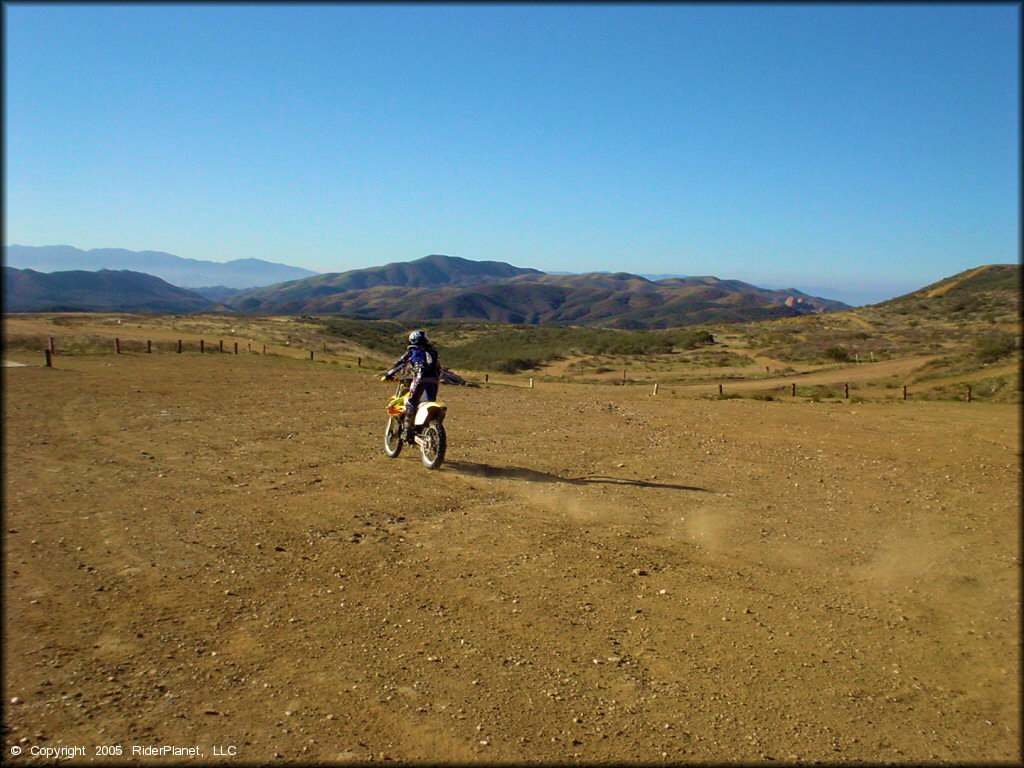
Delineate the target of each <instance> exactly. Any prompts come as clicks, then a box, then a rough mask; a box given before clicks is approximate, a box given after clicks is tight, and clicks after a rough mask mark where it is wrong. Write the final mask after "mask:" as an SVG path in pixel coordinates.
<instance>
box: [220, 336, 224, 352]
mask: <svg viewBox="0 0 1024 768" xmlns="http://www.w3.org/2000/svg"><path fill="white" fill-rule="evenodd" d="M220 351H221V352H223V351H224V339H221V340H220Z"/></svg>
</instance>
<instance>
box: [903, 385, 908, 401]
mask: <svg viewBox="0 0 1024 768" xmlns="http://www.w3.org/2000/svg"><path fill="white" fill-rule="evenodd" d="M903 399H904V400H906V399H907V385H906V384H904V385H903Z"/></svg>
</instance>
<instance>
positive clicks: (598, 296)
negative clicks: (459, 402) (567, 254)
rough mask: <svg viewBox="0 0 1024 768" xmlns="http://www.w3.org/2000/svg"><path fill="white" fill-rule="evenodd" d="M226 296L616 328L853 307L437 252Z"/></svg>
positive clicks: (276, 308)
mask: <svg viewBox="0 0 1024 768" xmlns="http://www.w3.org/2000/svg"><path fill="white" fill-rule="evenodd" d="M226 303H227V304H228V306H230V307H232V308H233V309H236V310H237V311H239V312H253V313H264V314H345V315H353V316H359V317H366V318H372V319H399V320H403V321H409V322H414V321H419V320H487V321H494V322H505V323H563V324H570V323H571V324H578V325H603V326H606V327H617V328H666V327H678V326H684V325H694V324H698V323H704V322H744V321H747V320H759V319H766V318H770V317H794V316H799V315H804V314H809V313H817V312H827V311H835V310H841V309H848V308H849V307H848V305H846V304H843V303H842V302H838V301H831V300H829V299H822V298H818V297H814V296H807V295H804V294H801V293H800V292H798V291H792V290H791V291H775V290H767V289H762V288H757V287H756V286H753V285H750V284H748V283H744V282H741V281H739V280H719V279H718V278H715V277H692V278H669V279H666V280H661V281H651V280H648V279H646V278H644V277H641V276H639V275H633V274H629V273H626V272H618V273H606V272H595V273H589V274H583V275H548V274H545V273H543V272H540V271H539V270H536V269H526V268H521V267H514V266H512V265H510V264H505V263H503V262H494V261H482V262H477V261H471V260H469V259H463V258H459V257H453V256H444V255H439V254H434V255H431V256H427V257H424V258H422V259H418V260H415V261H411V262H395V263H392V264H387V265H385V266H383V267H372V268H369V269H360V270H352V271H350V272H342V273H337V274H327V275H318V276H316V277H311V278H306V279H303V280H295V281H291V282H289V283H285V284H283V285H274V286H269V287H264V288H258V289H253V290H248V291H242V292H241V293H239V294H237V295H236V296H234V297H231V298H228V299H226Z"/></svg>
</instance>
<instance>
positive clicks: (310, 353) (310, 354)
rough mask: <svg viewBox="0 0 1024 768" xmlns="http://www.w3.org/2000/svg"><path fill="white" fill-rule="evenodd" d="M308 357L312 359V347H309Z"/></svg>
mask: <svg viewBox="0 0 1024 768" xmlns="http://www.w3.org/2000/svg"><path fill="white" fill-rule="evenodd" d="M309 359H310V360H312V359H313V350H312V349H311V350H309Z"/></svg>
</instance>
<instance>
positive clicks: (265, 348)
mask: <svg viewBox="0 0 1024 768" xmlns="http://www.w3.org/2000/svg"><path fill="white" fill-rule="evenodd" d="M263 354H264V355H265V354H267V345H266V344H264V345H263Z"/></svg>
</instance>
